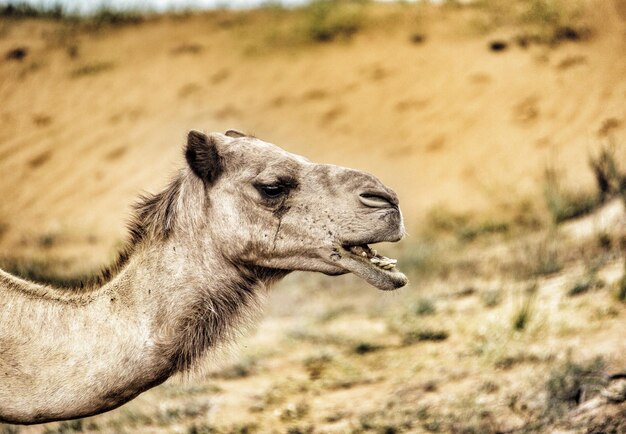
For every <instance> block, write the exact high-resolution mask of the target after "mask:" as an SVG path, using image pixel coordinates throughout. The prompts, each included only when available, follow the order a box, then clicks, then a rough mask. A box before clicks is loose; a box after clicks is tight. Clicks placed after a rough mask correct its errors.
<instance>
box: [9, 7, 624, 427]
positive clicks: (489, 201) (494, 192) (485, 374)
mask: <svg viewBox="0 0 626 434" xmlns="http://www.w3.org/2000/svg"><path fill="white" fill-rule="evenodd" d="M191 128H195V129H201V130H205V131H225V130H227V129H229V128H235V129H238V130H242V131H246V132H248V133H251V134H254V135H255V136H257V137H259V138H261V139H263V140H266V141H269V142H272V143H275V144H277V145H279V146H281V147H283V148H285V149H287V150H289V151H291V152H294V153H298V154H301V155H304V156H306V157H308V158H309V159H311V160H313V161H316V162H326V163H334V164H339V165H344V166H349V167H354V168H357V169H360V170H365V171H368V172H371V173H373V174H376V175H377V176H378V177H379V178H381V179H382V180H383V182H385V183H386V184H387V185H389V186H391V187H392V188H394V189H395V190H396V191H397V192H398V194H399V196H400V201H401V206H402V209H403V212H404V216H405V219H406V223H407V227H408V230H409V233H410V236H409V237H407V238H406V239H405V240H404V241H402V242H401V243H400V244H399V245H397V246H383V247H382V248H381V250H383V253H384V254H387V255H388V256H394V257H398V258H399V268H400V269H401V270H402V271H404V272H406V273H407V274H408V275H409V276H410V278H411V281H412V283H411V284H410V286H408V287H406V288H403V289H401V290H399V291H396V292H393V293H381V292H378V291H376V290H375V289H374V288H372V287H369V286H368V285H367V284H365V283H364V282H362V281H359V280H357V279H356V278H354V277H351V276H342V277H338V278H329V277H325V276H318V275H313V274H303V273H300V274H298V273H296V274H294V275H293V276H290V277H289V278H288V279H287V280H286V281H284V282H283V283H281V284H279V285H278V286H277V287H276V288H275V289H273V290H272V291H271V293H270V294H268V295H267V297H266V300H265V303H264V304H265V307H264V314H263V315H262V318H261V319H260V321H259V323H258V324H257V325H256V326H254V327H252V328H251V329H250V330H249V331H248V332H247V333H245V334H244V335H243V336H242V338H241V339H240V341H239V342H238V343H237V344H236V345H233V346H232V348H230V349H229V350H228V351H224V352H223V354H219V355H216V356H215V357H213V358H212V359H211V360H208V361H207V363H206V364H205V366H203V369H199V371H198V372H197V373H194V374H193V375H190V376H188V377H185V378H175V379H172V380H170V381H168V382H167V383H166V384H164V385H162V386H160V387H158V388H156V389H153V390H151V391H149V392H147V393H145V394H143V395H141V396H140V397H139V398H137V399H136V400H134V401H132V402H131V403H129V404H127V405H125V406H123V407H121V408H119V409H117V410H114V411H112V412H110V413H107V414H104V415H101V416H97V417H92V418H87V419H82V420H77V421H71V422H63V423H55V424H48V425H42V426H34V427H16V426H10V425H0V433H2V434H9V433H12V434H14V433H72V432H116V433H124V432H127V433H135V432H145V433H169V432H175V433H189V434H196V433H292V434H296V433H405V432H406V433H430V432H433V433H467V434H470V433H496V432H499V433H531V432H533V433H534V432H558V433H579V432H588V433H600V432H603V433H626V403H625V402H624V401H625V399H626V380H624V379H623V378H624V377H626V339H625V338H626V278H625V277H624V275H625V262H624V251H625V250H626V217H625V213H624V201H625V199H624V198H625V197H626V159H625V157H626V149H625V146H626V1H625V0H580V1H565V0H509V1H504V0H476V1H453V0H449V1H437V2H435V1H433V2H402V1H399V2H371V1H366V0H360V1H359V0H354V1H349V0H345V1H332V0H314V1H313V2H306V1H304V0H289V1H284V2H272V3H267V2H264V1H262V0H221V1H220V0H197V1H192V0H188V1H176V0H170V1H166V0H137V1H129V0H118V1H110V2H81V1H72V0H68V1H66V2H58V1H53V0H52V1H32V2H19V3H16V2H11V1H5V0H0V197H2V198H4V200H2V201H0V267H2V268H3V269H5V270H7V271H10V272H12V273H15V274H18V275H21V276H23V277H26V278H30V279H33V280H36V281H44V282H50V283H52V284H56V285H60V286H70V287H71V286H73V285H76V284H78V282H79V281H80V280H82V279H84V278H86V277H88V276H89V275H91V274H93V273H94V272H96V271H97V270H98V269H100V268H101V267H102V266H104V265H106V264H107V263H109V262H111V261H112V260H113V259H114V258H115V256H116V252H117V250H118V249H119V248H120V246H121V245H122V244H123V242H124V240H125V221H126V219H127V217H128V215H129V213H130V205H131V204H132V203H133V201H134V200H135V198H136V197H137V196H138V194H140V193H141V192H144V191H149V192H157V191H158V190H159V189H160V188H162V187H163V186H165V184H166V183H167V181H168V179H169V178H170V176H171V175H172V174H173V173H174V172H175V170H176V169H177V168H178V167H180V166H181V165H182V164H183V159H182V152H181V150H182V146H183V143H184V139H185V137H186V132H187V131H188V130H189V129H191Z"/></svg>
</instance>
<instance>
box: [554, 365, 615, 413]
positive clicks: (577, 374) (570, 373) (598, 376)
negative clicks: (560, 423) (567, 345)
mask: <svg viewBox="0 0 626 434" xmlns="http://www.w3.org/2000/svg"><path fill="white" fill-rule="evenodd" d="M605 366H606V363H605V361H604V360H603V359H602V358H601V357H597V358H595V359H593V360H591V361H588V362H584V363H576V362H572V361H571V360H567V361H566V362H564V363H563V364H562V365H561V366H558V367H557V368H555V369H554V370H553V371H552V373H551V374H550V378H549V379H548V381H547V382H546V392H547V394H548V397H547V402H546V416H547V417H548V418H549V419H560V418H562V417H563V416H564V415H565V413H566V411H568V410H570V409H571V408H572V407H574V406H575V405H578V404H580V403H582V402H583V401H585V400H587V399H589V398H591V397H592V396H593V395H594V394H597V393H598V392H599V391H600V389H601V388H602V387H603V386H604V385H605V384H606V380H605V376H604V369H605Z"/></svg>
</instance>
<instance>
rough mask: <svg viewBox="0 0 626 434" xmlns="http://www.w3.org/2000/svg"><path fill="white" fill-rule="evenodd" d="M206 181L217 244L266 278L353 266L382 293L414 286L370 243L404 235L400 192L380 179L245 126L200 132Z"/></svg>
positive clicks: (198, 167) (196, 172)
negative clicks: (294, 150) (286, 146)
mask: <svg viewBox="0 0 626 434" xmlns="http://www.w3.org/2000/svg"><path fill="white" fill-rule="evenodd" d="M185 156H186V159H187V163H188V165H189V168H190V169H191V172H192V173H193V175H192V176H193V177H197V178H200V179H201V180H202V182H203V183H204V186H205V188H204V189H203V193H202V194H204V195H205V196H206V197H205V199H206V200H205V203H206V204H207V206H206V207H205V208H206V218H207V224H206V225H205V226H204V227H206V228H208V229H207V230H208V232H209V234H207V236H210V237H211V239H212V241H213V242H214V243H217V244H218V245H219V246H220V252H221V254H223V255H224V257H225V258H226V259H227V260H228V261H229V262H231V263H233V264H236V265H237V266H239V267H249V268H250V269H253V270H256V271H257V272H258V271H263V274H264V275H270V276H271V275H272V271H274V272H275V273H276V274H281V273H282V274H286V273H287V272H290V271H296V270H300V271H317V272H321V273H325V274H328V275H339V274H344V273H349V272H352V273H354V274H356V275H357V276H359V277H361V278H363V279H365V280H366V281H367V282H369V283H370V284H372V285H373V286H375V287H377V288H379V289H382V290H392V289H396V288H399V287H402V286H404V285H406V283H407V278H406V276H405V275H404V274H402V273H401V272H399V271H397V270H396V268H395V264H396V261H395V260H394V259H390V258H387V257H385V256H382V255H380V254H378V253H377V252H376V251H375V250H373V249H372V248H370V247H369V244H376V243H381V242H397V241H399V240H400V239H401V238H402V237H403V236H404V233H405V229H404V224H403V221H402V214H401V212H400V208H399V206H398V197H397V196H396V194H395V193H394V192H393V191H392V190H391V189H389V188H388V187H386V186H385V185H384V184H383V183H382V182H381V181H379V180H378V179H377V178H375V177H374V176H372V175H370V174H367V173H364V172H360V171H358V170H353V169H348V168H345V167H339V166H333V165H329V164H315V163H312V162H310V161H308V160H307V159H305V158H303V157H301V156H298V155H294V154H291V153H289V152H286V151H285V150H283V149H281V148H279V147H277V146H275V145H272V144H270V143H267V142H264V141H262V140H259V139H257V138H254V137H250V136H246V135H244V134H242V133H239V132H237V131H233V130H230V131H227V132H226V133H225V134H219V133H211V134H208V135H206V134H203V133H200V132H197V131H191V132H190V133H189V135H188V141H187V146H186V150H185Z"/></svg>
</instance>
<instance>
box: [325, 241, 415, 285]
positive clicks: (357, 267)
mask: <svg viewBox="0 0 626 434" xmlns="http://www.w3.org/2000/svg"><path fill="white" fill-rule="evenodd" d="M334 260H335V263H336V264H337V265H340V266H341V267H343V268H344V269H345V270H347V271H349V272H352V273H354V274H355V275H357V276H359V277H360V278H362V279H364V280H365V281H367V282H368V283H369V284H370V285H372V286H375V287H376V288H378V289H380V290H382V291H392V290H394V289H398V288H401V287H403V286H405V285H406V284H407V283H408V282H409V280H408V279H407V277H406V276H405V275H404V274H403V273H401V272H400V271H398V270H397V269H396V265H397V263H398V260H397V259H393V258H388V257H386V256H383V255H380V254H379V253H378V252H377V251H376V250H374V249H372V248H370V246H368V245H367V244H357V245H349V244H344V245H342V246H341V247H339V248H337V249H336V250H335V252H334Z"/></svg>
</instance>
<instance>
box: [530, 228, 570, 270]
mask: <svg viewBox="0 0 626 434" xmlns="http://www.w3.org/2000/svg"><path fill="white" fill-rule="evenodd" d="M525 254H526V255H530V256H529V258H528V259H529V264H528V270H527V271H528V272H527V273H526V274H527V275H528V276H548V275H550V274H554V273H558V272H559V271H561V270H562V269H563V266H564V264H563V258H562V257H561V252H560V250H559V243H558V240H557V239H555V237H554V236H553V235H552V234H549V235H548V236H547V237H546V238H545V239H544V240H542V241H541V242H540V243H538V244H537V245H536V246H533V247H532V248H530V250H529V251H526V252H525Z"/></svg>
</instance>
